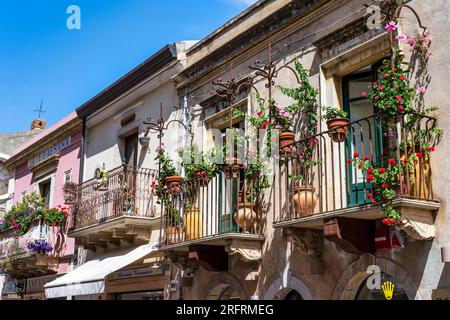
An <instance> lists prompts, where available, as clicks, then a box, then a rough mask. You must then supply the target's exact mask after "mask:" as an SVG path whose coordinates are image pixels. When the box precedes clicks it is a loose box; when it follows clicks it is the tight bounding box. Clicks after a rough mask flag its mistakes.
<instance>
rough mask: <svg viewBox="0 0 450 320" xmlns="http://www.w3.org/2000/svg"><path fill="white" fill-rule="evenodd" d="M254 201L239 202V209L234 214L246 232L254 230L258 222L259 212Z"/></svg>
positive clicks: (240, 226)
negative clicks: (257, 212)
mask: <svg viewBox="0 0 450 320" xmlns="http://www.w3.org/2000/svg"><path fill="white" fill-rule="evenodd" d="M255 206H256V204H254V203H245V204H244V203H239V204H238V211H237V212H236V213H235V215H234V219H235V220H236V223H237V224H238V226H239V228H241V229H242V230H243V231H244V232H252V231H253V229H254V226H255V223H256V219H257V214H256V211H255Z"/></svg>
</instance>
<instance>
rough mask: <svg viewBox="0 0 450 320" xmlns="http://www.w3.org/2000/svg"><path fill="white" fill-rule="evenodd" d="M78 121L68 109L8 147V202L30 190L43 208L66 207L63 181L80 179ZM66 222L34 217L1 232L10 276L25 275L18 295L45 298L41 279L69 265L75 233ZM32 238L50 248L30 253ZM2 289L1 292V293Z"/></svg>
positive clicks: (16, 200) (2, 252) (0, 251)
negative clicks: (19, 231) (21, 231)
mask: <svg viewBox="0 0 450 320" xmlns="http://www.w3.org/2000/svg"><path fill="white" fill-rule="evenodd" d="M81 127H82V125H81V121H80V120H79V119H78V117H77V115H76V113H75V112H73V113H71V114H70V115H68V116H67V117H65V118H64V119H62V120H61V121H59V122H58V123H56V124H55V125H54V126H52V127H50V128H48V129H46V130H45V131H43V132H42V133H40V134H39V135H37V136H35V137H34V138H33V139H31V140H29V141H28V142H27V143H25V144H24V145H22V146H20V147H19V148H18V149H16V150H15V151H14V152H13V154H12V156H11V158H10V159H9V160H8V161H7V163H6V164H7V166H8V167H9V168H10V169H11V170H12V171H13V172H15V178H14V182H13V183H14V197H13V205H17V204H19V203H22V201H23V200H24V198H26V197H27V196H30V195H32V194H35V195H38V196H40V197H43V198H45V199H46V206H47V208H48V209H52V208H55V209H57V210H63V209H58V208H64V207H69V206H68V205H67V199H66V198H65V188H64V185H65V184H66V183H67V182H74V183H75V184H78V182H79V176H80V164H81V157H82V154H83V153H82V128H81ZM69 218H70V217H68V219H69ZM69 225H70V221H66V223H65V224H64V225H62V226H58V225H53V226H52V225H51V224H47V223H46V221H40V222H35V223H34V224H33V225H32V227H31V228H30V230H29V231H28V232H27V233H26V234H25V235H21V236H20V237H17V236H16V235H15V234H14V230H3V231H2V232H0V261H2V259H3V260H5V259H9V261H10V262H11V263H13V264H14V267H13V268H12V269H14V271H13V272H11V276H13V277H15V278H17V279H20V280H21V281H22V282H25V281H26V286H25V287H26V289H25V290H26V291H25V292H20V295H19V296H21V297H23V298H25V299H34V298H38V299H44V298H45V294H44V291H43V287H44V285H45V284H46V283H47V282H50V281H53V280H54V279H55V278H57V277H58V276H61V275H63V274H65V273H67V272H69V271H71V270H72V265H73V258H74V251H75V239H73V238H69V237H67V228H68V226H69ZM36 240H44V241H45V242H47V243H48V244H50V245H51V248H52V251H51V252H48V253H46V254H34V255H33V254H30V252H29V251H32V250H30V249H29V248H27V244H29V243H30V242H34V241H36ZM31 253H33V252H31ZM11 256H13V258H12V257H11ZM22 260H23V261H22ZM5 261H6V260H5ZM30 261H32V262H31V263H30ZM22 262H24V263H22ZM3 295H4V296H3V298H5V293H3Z"/></svg>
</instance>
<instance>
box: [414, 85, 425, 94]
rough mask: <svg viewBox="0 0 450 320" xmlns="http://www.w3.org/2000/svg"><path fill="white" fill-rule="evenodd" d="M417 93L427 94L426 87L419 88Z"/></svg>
mask: <svg viewBox="0 0 450 320" xmlns="http://www.w3.org/2000/svg"><path fill="white" fill-rule="evenodd" d="M416 92H417V94H425V92H427V88H425V87H424V86H421V87H419V88H417V90H416Z"/></svg>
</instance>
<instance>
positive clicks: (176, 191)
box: [155, 148, 183, 196]
mask: <svg viewBox="0 0 450 320" xmlns="http://www.w3.org/2000/svg"><path fill="white" fill-rule="evenodd" d="M155 160H156V161H157V162H158V163H159V166H160V171H159V178H158V180H159V183H160V184H162V185H164V186H166V187H167V191H168V192H169V193H170V194H171V195H173V196H179V195H180V194H181V191H182V190H181V187H182V183H183V177H181V176H180V175H179V173H178V171H177V169H176V168H175V165H174V163H173V160H172V159H170V158H169V156H168V155H167V153H166V151H165V150H164V149H163V148H158V150H157V156H156V158H155Z"/></svg>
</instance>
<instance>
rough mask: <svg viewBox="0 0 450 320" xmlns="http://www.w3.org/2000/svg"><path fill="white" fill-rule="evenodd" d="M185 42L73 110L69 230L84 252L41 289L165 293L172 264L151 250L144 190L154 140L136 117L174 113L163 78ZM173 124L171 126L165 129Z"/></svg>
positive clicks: (122, 296)
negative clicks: (77, 127)
mask: <svg viewBox="0 0 450 320" xmlns="http://www.w3.org/2000/svg"><path fill="white" fill-rule="evenodd" d="M190 45H191V44H190V43H189V42H180V43H176V44H171V45H167V46H166V47H164V48H162V49H161V50H160V51H158V52H157V53H155V54H154V55H153V56H152V57H150V58H149V59H147V60H146V61H145V62H144V63H142V64H141V65H139V66H138V67H137V68H135V69H134V70H132V71H130V72H129V73H128V74H126V75H125V76H124V77H122V78H121V79H119V80H118V81H117V82H115V83H114V84H112V85H111V86H110V87H108V88H107V89H105V90H104V91H102V92H101V93H99V94H98V95H97V96H96V97H94V98H93V99H91V100H90V101H88V102H87V103H85V104H84V105H83V106H81V107H80V108H79V109H78V110H77V113H78V115H79V117H80V118H81V119H82V121H83V124H84V130H83V131H84V148H83V170H82V173H81V179H82V180H81V181H82V183H81V184H80V185H79V197H78V202H77V204H76V205H75V206H74V211H73V220H72V224H71V226H70V232H69V235H70V236H71V237H74V238H75V239H76V243H77V247H78V248H79V250H78V251H79V252H83V254H82V255H83V256H84V257H83V259H81V260H80V261H78V268H77V269H76V270H75V271H74V272H72V273H71V274H69V275H67V276H66V277H63V278H61V279H58V280H56V281H54V282H52V283H50V284H47V285H46V291H47V296H51V297H61V296H71V297H73V299H75V300H78V299H113V300H115V299H117V300H127V299H142V300H147V299H150V300H155V299H156V300H159V299H164V297H165V296H167V292H166V291H167V290H168V289H169V285H170V282H169V279H170V276H171V272H172V270H171V268H170V265H169V264H168V263H167V262H165V261H164V257H162V256H161V255H160V254H157V253H156V251H157V245H158V239H159V229H160V213H161V210H160V205H159V204H158V202H159V201H158V199H157V198H156V197H155V196H154V194H153V192H152V184H154V183H155V181H156V179H157V175H158V168H157V166H156V165H155V160H154V159H155V150H156V148H157V147H158V146H159V141H158V139H157V134H155V133H154V132H153V131H150V130H147V128H148V125H146V124H144V122H150V123H155V124H156V123H157V122H158V121H159V120H160V119H161V118H164V119H165V120H164V123H167V124H168V123H170V122H171V121H172V120H173V119H175V118H176V117H178V116H177V115H178V114H180V113H181V111H180V110H179V105H178V96H177V93H176V89H175V85H174V83H173V82H172V80H171V78H172V77H173V76H174V75H175V74H177V73H178V72H180V71H181V70H182V69H183V66H184V63H185V50H186V48H187V47H188V46H190ZM178 132H180V135H181V132H182V131H181V129H180V128H178V127H177V126H174V127H172V128H171V133H170V134H169V135H171V136H175V135H177V134H178ZM98 270H101V272H99V271H98ZM92 277H94V279H93V278H92ZM93 280H95V282H93Z"/></svg>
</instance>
